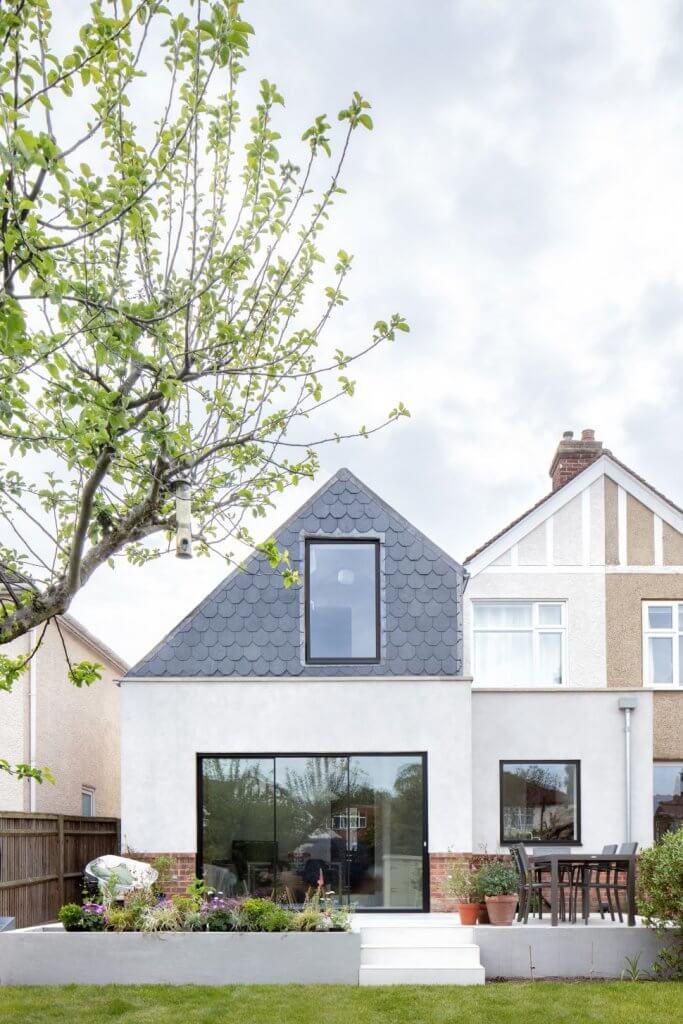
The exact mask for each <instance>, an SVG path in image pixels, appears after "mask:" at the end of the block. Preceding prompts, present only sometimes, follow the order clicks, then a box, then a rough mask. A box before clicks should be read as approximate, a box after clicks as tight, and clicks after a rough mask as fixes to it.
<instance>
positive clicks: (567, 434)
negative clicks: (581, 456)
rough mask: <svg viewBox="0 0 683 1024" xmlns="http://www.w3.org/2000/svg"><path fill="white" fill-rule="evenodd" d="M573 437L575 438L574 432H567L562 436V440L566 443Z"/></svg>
mask: <svg viewBox="0 0 683 1024" xmlns="http://www.w3.org/2000/svg"><path fill="white" fill-rule="evenodd" d="M573 436H574V431H573V430H565V432H564V434H563V435H562V439H563V440H564V441H571V439H572V438H573Z"/></svg>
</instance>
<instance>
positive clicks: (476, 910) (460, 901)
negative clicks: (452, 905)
mask: <svg viewBox="0 0 683 1024" xmlns="http://www.w3.org/2000/svg"><path fill="white" fill-rule="evenodd" d="M474 879H475V876H474V872H473V871H472V869H471V868H470V866H469V864H464V863H462V862H459V863H455V864H453V865H452V867H451V870H450V872H449V873H448V875H447V876H446V880H445V882H444V892H445V894H446V895H447V896H449V897H450V898H451V899H453V900H455V902H456V906H457V910H458V913H459V914H460V923H461V924H463V925H473V924H476V923H477V919H478V917H479V915H480V914H481V911H482V907H483V904H482V903H480V902H479V900H478V898H477V893H476V892H475V885H474Z"/></svg>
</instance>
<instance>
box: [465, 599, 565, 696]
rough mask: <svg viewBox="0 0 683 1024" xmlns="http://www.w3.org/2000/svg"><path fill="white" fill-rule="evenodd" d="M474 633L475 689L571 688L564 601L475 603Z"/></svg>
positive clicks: (473, 603) (473, 613) (473, 616)
mask: <svg viewBox="0 0 683 1024" xmlns="http://www.w3.org/2000/svg"><path fill="white" fill-rule="evenodd" d="M472 628H473V634H472V669H473V671H472V674H473V676H474V683H475V685H480V686H562V684H563V683H566V681H567V678H566V677H567V606H566V602H565V601H473V602H472Z"/></svg>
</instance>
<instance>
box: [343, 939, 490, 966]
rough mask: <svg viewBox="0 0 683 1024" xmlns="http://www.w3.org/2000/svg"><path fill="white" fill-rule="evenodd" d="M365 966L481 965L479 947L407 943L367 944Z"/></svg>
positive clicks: (363, 954) (364, 946) (362, 955)
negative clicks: (410, 944) (409, 944)
mask: <svg viewBox="0 0 683 1024" xmlns="http://www.w3.org/2000/svg"><path fill="white" fill-rule="evenodd" d="M360 962H361V966H362V967H366V966H367V967H420V968H424V967H479V966H480V964H479V946H476V945H475V944H474V943H469V944H468V945H461V946H452V945H451V946H417V947H415V946H406V945H400V946H399V945H389V946H386V945H375V944H374V943H373V944H368V943H363V944H362V945H361V950H360Z"/></svg>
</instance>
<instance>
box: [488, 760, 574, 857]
mask: <svg viewBox="0 0 683 1024" xmlns="http://www.w3.org/2000/svg"><path fill="white" fill-rule="evenodd" d="M580 789H581V784H580V762H579V761H501V762H500V841H501V843H536V842H540V843H544V844H546V845H548V844H553V843H557V844H558V845H561V844H565V845H567V844H569V845H570V844H573V843H574V844H575V843H580V842H581V803H580V800H581V794H580Z"/></svg>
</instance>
